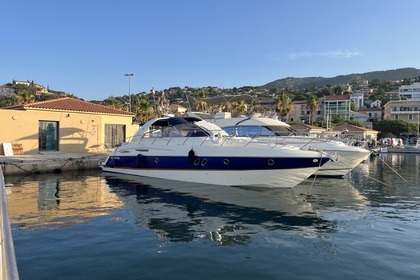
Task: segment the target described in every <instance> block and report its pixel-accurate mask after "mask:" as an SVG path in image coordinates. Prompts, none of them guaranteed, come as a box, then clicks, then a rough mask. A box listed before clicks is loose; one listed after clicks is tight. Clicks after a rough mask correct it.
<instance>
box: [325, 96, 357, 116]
mask: <svg viewBox="0 0 420 280" xmlns="http://www.w3.org/2000/svg"><path fill="white" fill-rule="evenodd" d="M350 109H351V100H350V95H327V96H324V120H331V118H332V117H333V116H341V117H343V119H344V120H345V121H349V120H350Z"/></svg>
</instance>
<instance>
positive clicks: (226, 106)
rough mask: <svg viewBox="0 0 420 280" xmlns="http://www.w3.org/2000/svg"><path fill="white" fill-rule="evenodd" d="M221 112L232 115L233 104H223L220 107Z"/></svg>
mask: <svg viewBox="0 0 420 280" xmlns="http://www.w3.org/2000/svg"><path fill="white" fill-rule="evenodd" d="M220 110H221V111H222V112H229V113H232V103H230V102H226V103H223V104H222V105H221V106H220Z"/></svg>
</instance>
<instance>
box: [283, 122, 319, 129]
mask: <svg viewBox="0 0 420 280" xmlns="http://www.w3.org/2000/svg"><path fill="white" fill-rule="evenodd" d="M291 127H292V128H294V129H310V130H317V129H318V130H325V128H322V127H319V126H314V125H310V124H304V123H297V124H293V125H291Z"/></svg>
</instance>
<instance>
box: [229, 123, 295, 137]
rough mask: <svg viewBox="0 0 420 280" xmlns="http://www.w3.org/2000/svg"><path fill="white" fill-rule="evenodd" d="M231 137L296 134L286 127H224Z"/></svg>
mask: <svg viewBox="0 0 420 280" xmlns="http://www.w3.org/2000/svg"><path fill="white" fill-rule="evenodd" d="M223 130H224V131H226V132H227V133H228V134H229V135H236V136H240V137H251V138H255V137H270V136H290V135H296V133H295V132H294V131H293V130H292V129H290V128H288V127H285V126H247V125H241V126H229V127H224V128H223Z"/></svg>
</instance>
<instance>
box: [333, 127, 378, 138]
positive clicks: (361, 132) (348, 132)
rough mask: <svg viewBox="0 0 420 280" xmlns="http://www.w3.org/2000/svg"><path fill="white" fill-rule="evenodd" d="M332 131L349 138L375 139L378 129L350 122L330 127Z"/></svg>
mask: <svg viewBox="0 0 420 280" xmlns="http://www.w3.org/2000/svg"><path fill="white" fill-rule="evenodd" d="M332 131H333V132H336V133H337V135H340V136H341V137H348V138H351V139H356V140H360V141H376V139H377V136H378V133H379V131H377V130H373V129H369V128H365V127H360V126H355V125H352V124H348V123H345V124H342V125H338V126H336V127H334V128H332Z"/></svg>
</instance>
